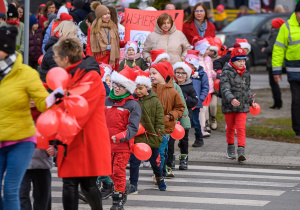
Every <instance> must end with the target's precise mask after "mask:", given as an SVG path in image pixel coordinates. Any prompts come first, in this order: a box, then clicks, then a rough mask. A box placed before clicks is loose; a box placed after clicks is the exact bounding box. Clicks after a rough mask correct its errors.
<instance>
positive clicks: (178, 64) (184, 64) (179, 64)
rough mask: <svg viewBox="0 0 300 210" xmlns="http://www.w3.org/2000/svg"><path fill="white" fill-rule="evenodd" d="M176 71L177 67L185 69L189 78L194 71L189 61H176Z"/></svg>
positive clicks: (174, 67)
mask: <svg viewBox="0 0 300 210" xmlns="http://www.w3.org/2000/svg"><path fill="white" fill-rule="evenodd" d="M173 69H174V72H175V71H176V69H183V71H184V72H185V73H186V74H187V77H186V78H187V79H189V78H190V77H191V75H192V73H194V71H193V69H192V67H191V66H190V64H189V63H188V62H186V61H185V62H176V63H175V64H174V66H173Z"/></svg>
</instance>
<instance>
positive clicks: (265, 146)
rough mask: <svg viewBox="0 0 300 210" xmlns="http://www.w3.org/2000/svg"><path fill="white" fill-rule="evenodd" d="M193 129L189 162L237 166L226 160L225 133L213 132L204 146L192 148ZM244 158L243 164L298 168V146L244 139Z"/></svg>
mask: <svg viewBox="0 0 300 210" xmlns="http://www.w3.org/2000/svg"><path fill="white" fill-rule="evenodd" d="M194 139H195V137H194V129H191V130H190V135H189V145H190V147H189V161H200V162H210V163H227V164H228V163H229V164H238V162H237V160H229V159H227V158H226V148H227V143H226V138H225V133H221V132H217V131H213V132H212V134H211V137H209V138H205V139H204V145H203V146H202V147H199V148H193V147H192V144H193V142H194ZM177 144H178V141H175V154H176V159H178V157H179V154H180V151H179V148H178V146H177ZM246 158H247V160H246V161H245V162H244V163H243V164H245V165H246V164H251V165H272V166H273V165H274V166H290V167H295V166H298V167H299V166H300V144H292V143H285V142H275V141H267V140H258V139H252V138H247V139H246Z"/></svg>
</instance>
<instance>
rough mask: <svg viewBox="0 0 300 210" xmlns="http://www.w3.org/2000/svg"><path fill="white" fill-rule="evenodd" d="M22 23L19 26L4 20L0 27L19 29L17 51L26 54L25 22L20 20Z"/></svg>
mask: <svg viewBox="0 0 300 210" xmlns="http://www.w3.org/2000/svg"><path fill="white" fill-rule="evenodd" d="M19 23H20V25H19V26H18V27H17V25H10V24H8V23H7V22H5V21H4V22H2V23H1V24H0V27H4V26H6V27H11V26H13V27H16V28H17V29H18V35H17V37H16V51H18V52H19V53H21V54H22V55H24V23H22V22H21V21H19Z"/></svg>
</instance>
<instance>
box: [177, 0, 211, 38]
mask: <svg viewBox="0 0 300 210" xmlns="http://www.w3.org/2000/svg"><path fill="white" fill-rule="evenodd" d="M182 31H183V33H184V35H185V36H186V38H187V39H188V41H189V43H190V44H192V42H193V39H194V37H195V36H201V37H215V36H216V28H215V26H214V24H213V23H211V22H210V21H209V20H208V17H207V10H206V7H205V5H204V4H203V3H198V4H196V5H195V6H194V7H193V9H192V13H191V15H190V17H189V18H188V19H187V20H186V21H184V24H183V30H182Z"/></svg>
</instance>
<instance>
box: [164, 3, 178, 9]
mask: <svg viewBox="0 0 300 210" xmlns="http://www.w3.org/2000/svg"><path fill="white" fill-rule="evenodd" d="M166 10H176V8H175V5H174V4H167V6H166Z"/></svg>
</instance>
